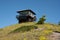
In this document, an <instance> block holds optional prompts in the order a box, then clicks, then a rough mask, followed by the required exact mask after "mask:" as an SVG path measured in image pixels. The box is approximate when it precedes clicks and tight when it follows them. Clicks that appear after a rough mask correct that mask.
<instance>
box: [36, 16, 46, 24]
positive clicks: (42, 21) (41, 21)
mask: <svg viewBox="0 0 60 40" xmlns="http://www.w3.org/2000/svg"><path fill="white" fill-rule="evenodd" d="M45 20H46V19H45V15H44V16H42V17H41V18H40V19H39V21H38V22H37V24H44V21H45Z"/></svg>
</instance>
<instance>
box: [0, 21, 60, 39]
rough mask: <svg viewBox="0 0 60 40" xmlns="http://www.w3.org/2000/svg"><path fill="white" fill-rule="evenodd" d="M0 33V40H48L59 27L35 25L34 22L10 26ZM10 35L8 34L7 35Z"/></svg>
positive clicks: (46, 24) (47, 24)
mask: <svg viewBox="0 0 60 40" xmlns="http://www.w3.org/2000/svg"><path fill="white" fill-rule="evenodd" d="M1 29H3V30H2V31H0V40H50V39H49V37H50V35H52V33H53V32H54V31H58V32H59V31H60V26H59V27H58V26H57V25H52V24H49V23H44V25H36V23H34V22H27V23H21V24H15V25H11V26H8V27H5V28H1ZM8 33H10V34H8Z"/></svg>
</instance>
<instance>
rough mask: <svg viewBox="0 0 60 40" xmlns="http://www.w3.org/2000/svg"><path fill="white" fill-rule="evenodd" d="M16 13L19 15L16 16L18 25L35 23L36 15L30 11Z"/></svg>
mask: <svg viewBox="0 0 60 40" xmlns="http://www.w3.org/2000/svg"><path fill="white" fill-rule="evenodd" d="M17 13H19V15H17V16H16V18H17V20H18V21H19V23H21V22H33V21H36V16H35V15H36V14H35V13H34V12H33V11H32V10H21V11H17Z"/></svg>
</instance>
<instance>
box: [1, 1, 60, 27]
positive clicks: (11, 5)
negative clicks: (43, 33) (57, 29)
mask: <svg viewBox="0 0 60 40" xmlns="http://www.w3.org/2000/svg"><path fill="white" fill-rule="evenodd" d="M24 9H31V10H33V11H34V12H35V13H36V16H37V21H38V18H40V17H41V16H42V15H46V19H47V20H46V22H49V23H56V24H57V23H58V22H59V21H60V0H0V28H3V27H5V26H9V25H13V24H16V23H18V21H17V19H16V15H17V10H24Z"/></svg>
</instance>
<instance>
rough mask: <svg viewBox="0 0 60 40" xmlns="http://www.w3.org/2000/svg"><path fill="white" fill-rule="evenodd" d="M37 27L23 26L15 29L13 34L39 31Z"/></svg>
mask: <svg viewBox="0 0 60 40" xmlns="http://www.w3.org/2000/svg"><path fill="white" fill-rule="evenodd" d="M37 28H38V27H37V26H34V25H30V26H21V27H19V28H17V29H15V30H14V31H12V32H13V33H15V32H25V31H30V30H31V29H37Z"/></svg>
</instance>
